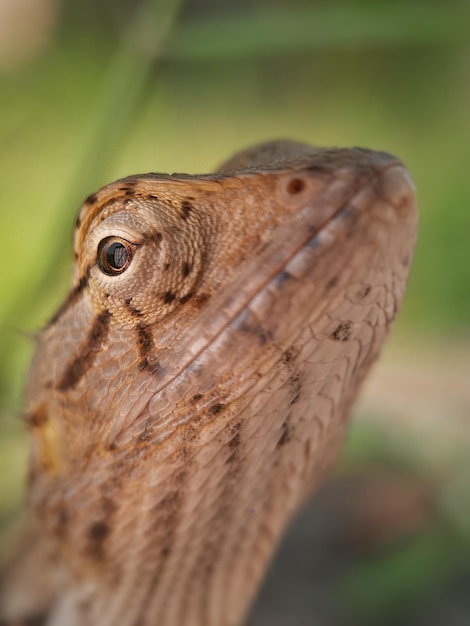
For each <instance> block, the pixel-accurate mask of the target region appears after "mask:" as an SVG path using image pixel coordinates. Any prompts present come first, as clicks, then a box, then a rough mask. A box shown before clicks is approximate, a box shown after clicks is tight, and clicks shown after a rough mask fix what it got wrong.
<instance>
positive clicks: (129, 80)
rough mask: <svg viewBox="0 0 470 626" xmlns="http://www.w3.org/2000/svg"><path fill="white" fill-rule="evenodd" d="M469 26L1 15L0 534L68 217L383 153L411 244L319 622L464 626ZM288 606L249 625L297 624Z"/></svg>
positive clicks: (336, 0)
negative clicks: (278, 141) (218, 175)
mask: <svg viewBox="0 0 470 626" xmlns="http://www.w3.org/2000/svg"><path fill="white" fill-rule="evenodd" d="M469 24H470V5H469V3H467V2H462V1H461V2H457V1H454V2H447V3H444V2H432V1H430V0H426V1H425V0H421V1H419V2H415V1H412V2H409V1H404V0H398V1H387V0H380V1H375V2H373V1H372V0H343V1H340V0H333V1H327V0H324V1H313V0H312V1H308V0H274V1H268V0H265V1H261V0H240V1H238V2H230V1H229V0H186V2H181V1H180V0H161V1H157V0H147V1H142V2H132V1H131V0H117V1H112V0H95V1H92V0H81V2H73V0H0V171H1V185H0V232H1V233H2V242H3V243H2V256H3V259H4V262H3V270H2V273H1V283H0V322H1V336H0V346H1V352H0V398H1V407H2V409H1V423H0V436H1V441H0V520H1V522H2V525H3V526H4V525H6V523H7V522H8V521H9V520H10V519H11V518H12V517H13V516H14V515H15V514H16V511H17V510H18V508H19V507H20V506H21V503H22V502H23V490H22V481H23V476H24V473H25V465H26V456H27V441H26V438H25V436H24V433H23V429H22V425H21V421H20V420H19V419H18V415H19V414H21V408H22V392H23V388H24V379H25V372H26V369H27V363H28V361H29V359H30V356H31V352H32V349H33V344H34V342H33V340H32V339H31V337H30V336H33V335H34V333H35V332H36V331H37V330H38V329H40V328H41V326H42V325H43V324H44V323H45V321H46V320H47V318H48V317H49V316H50V315H51V314H52V312H53V311H54V308H55V307H56V306H57V305H58V304H59V302H60V301H61V299H62V298H63V296H64V294H65V293H66V291H67V286H68V280H69V275H70V269H71V259H70V257H71V254H70V251H71V235H72V225H73V220H74V216H75V214H76V212H77V210H78V207H79V205H80V202H81V201H82V199H83V198H84V197H86V196H87V195H88V194H89V193H91V192H92V191H93V190H95V189H96V188H97V187H99V186H101V185H102V184H105V183H107V182H109V181H111V180H112V179H115V178H118V177H121V176H126V175H129V174H132V173H139V172H148V171H160V172H168V171H170V172H173V171H180V172H181V171H185V172H190V173H201V172H207V171H210V170H211V169H213V168H214V167H215V166H216V165H217V164H218V163H219V162H221V161H222V160H223V159H224V158H225V157H227V156H228V155H230V153H231V152H233V151H235V150H238V149H240V148H242V147H245V146H246V145H248V144H251V143H255V142H258V141H262V140H266V139H272V138H279V137H287V138H292V139H298V140H301V141H305V142H310V143H314V144H317V145H335V146H350V145H359V146H365V147H371V148H377V149H381V150H387V151H389V152H392V153H394V154H396V155H398V156H400V157H401V158H402V159H403V161H404V162H405V163H406V165H407V166H408V168H409V169H410V171H411V173H412V175H413V177H414V179H415V182H416V185H417V188H418V194H419V204H420V209H421V217H420V231H419V241H418V246H417V250H416V257H415V262H414V265H413V269H412V275H411V280H410V284H409V290H408V294H407V297H406V301H405V305H404V307H403V310H402V313H401V314H400V318H399V321H398V323H397V325H396V327H395V330H394V333H393V336H392V338H391V341H390V343H389V346H388V348H387V351H386V354H385V358H384V360H383V363H382V364H381V366H380V367H379V368H378V370H377V371H376V372H375V374H374V377H373V380H372V382H371V383H370V385H369V386H368V389H367V392H366V396H365V400H364V401H363V402H362V404H361V406H360V408H359V410H358V411H357V413H358V418H357V420H356V422H355V425H354V426H353V428H352V430H351V434H350V438H349V444H348V446H347V450H346V452H345V454H344V458H343V461H342V465H341V467H340V470H339V472H338V475H337V477H336V479H335V480H333V482H332V486H331V487H330V488H331V490H332V493H336V492H335V490H338V489H340V490H341V489H346V491H347V492H348V493H349V490H348V489H347V488H346V487H345V484H346V485H349V481H351V480H352V478H351V477H354V480H353V481H352V483H354V485H353V486H351V489H352V490H353V491H352V492H353V493H355V494H357V498H358V501H359V502H363V500H361V497H364V498H365V501H364V502H363V504H362V506H361V507H360V510H359V512H358V511H357V510H356V509H357V506H356V509H354V507H353V504H351V507H353V508H352V509H351V508H350V509H347V512H346V514H344V512H343V513H342V514H343V515H346V517H347V518H348V519H349V517H348V516H352V517H351V519H353V520H354V519H356V518H355V517H354V515H356V517H357V519H358V520H359V521H357V524H358V530H357V532H358V533H359V535H361V533H360V530H361V528H363V527H364V528H366V529H368V530H367V532H365V531H364V532H365V534H366V535H367V537H369V541H368V542H366V544H367V549H366V550H365V551H364V549H363V548H361V550H359V554H356V553H355V552H354V554H355V556H354V558H352V559H351V558H350V557H349V556H348V558H346V557H345V558H344V559H342V560H341V562H342V564H343V567H341V568H339V573H338V575H337V576H335V577H334V580H332V581H331V585H329V593H330V594H331V603H332V604H333V605H335V604H336V606H338V604H340V605H341V607H342V610H341V611H340V612H339V613H338V614H336V613H335V611H331V610H330V611H329V612H328V610H326V609H325V610H326V613H325V615H324V616H323V619H324V621H323V622H321V623H325V624H332V625H333V624H334V625H336V624H342V623H343V622H341V619H343V618H344V615H343V618H342V617H341V614H343V613H344V614H345V615H347V621H346V622H345V623H348V624H353V623H358V624H367V623H370V624H385V623H391V624H394V623H397V620H398V616H400V620H401V621H400V623H402V624H405V623H410V624H418V623H421V622H420V621H419V619H421V618H422V615H423V613H422V612H421V613H420V610H421V609H420V607H426V606H428V607H429V606H430V604H432V601H435V598H436V597H439V598H441V597H442V603H443V606H444V607H447V605H448V606H449V607H452V608H453V609H455V606H458V607H460V608H459V611H458V612H457V613H458V618H455V620H456V621H452V619H454V617H452V616H455V615H456V614H457V613H456V612H455V611H454V612H453V613H452V615H451V614H450V613H449V614H447V613H445V623H446V624H454V623H455V624H468V623H470V599H469V600H467V602H463V605H462V606H461V604H462V602H460V599H461V598H460V596H458V594H457V597H458V600H456V599H455V597H454V596H455V588H457V587H458V584H459V581H461V580H462V576H466V575H467V576H470V550H469V539H470V523H469V522H468V519H469V514H470V497H469V493H470V480H469V478H468V477H469V462H468V460H467V457H468V454H469V450H470V446H469V442H470V430H469V426H470V395H469V387H470V384H469V383H470V270H469V267H470V245H469V243H468V237H469V233H470V207H469V205H470V176H469V173H468V168H469V153H470V38H469V36H468V31H469ZM358 476H359V477H360V478H357V477H358ZM370 476H373V477H374V480H375V481H376V482H375V483H374V489H371V487H370V485H369V482H367V481H368V480H369V478H370ZM382 476H383V477H384V478H383V482H381V477H382ZM364 481H365V483H364ZM338 485H339V486H338ZM364 485H365V486H364ZM390 485H392V487H390ZM390 489H392V492H390V491H389V490H390ZM374 490H375V491H374ZM364 493H366V494H369V493H370V494H372V495H369V496H368V497H365V496H361V495H360V494H364ZM390 493H392V494H393V496H390ZM397 493H398V495H396V494H397ZM393 498H396V506H395V508H392V509H391V510H388V509H387V508H386V507H381V504H380V503H381V502H382V503H385V502H390V500H392V501H394V500H393ZM341 501H342V502H343V503H344V502H345V501H347V498H342V499H341ZM404 502H405V504H406V503H408V508H407V506H404V505H403V503H404ZM409 502H411V504H409ZM423 502H425V503H426V505H423ZM374 507H375V508H374ZM400 507H401V508H400ZM333 508H334V507H333ZM403 508H404V510H405V513H402V514H401V517H400V515H398V514H397V513H396V511H397V510H398V511H401V510H402V509H403ZM327 509H328V507H327ZM353 509H354V510H356V513H354V510H353ZM376 509H378V510H379V513H380V511H382V513H380V514H377V511H376ZM322 514H323V515H326V514H331V515H338V511H337V510H336V509H334V510H332V511H330V513H324V512H323V513H321V512H320V513H318V516H320V517H321V515H322ZM374 515H375V517H374ZM397 519H398V521H397ZM384 520H385V521H384ZM361 524H362V526H361ZM353 526H354V525H353ZM384 527H386V529H387V532H386V533H385V539H384V536H383V532H382V533H381V532H378V530H377V529H379V531H380V529H382V531H383V528H384ZM354 528H355V527H354ZM377 532H378V536H379V540H377V538H376V536H377ZM363 534H364V533H363ZM353 535H354V533H353ZM297 536H298V535H297ZM361 536H362V535H361ZM354 537H356V535H354ZM371 538H372V539H373V540H372V539H371ZM343 539H344V537H343ZM354 541H355V542H356V543H357V541H358V540H357V537H356V538H355V539H354ZM340 543H341V542H340ZM359 543H360V545H361V546H363V543H361V542H359ZM369 544H371V545H372V548H373V549H372V553H373V558H372V556H371V552H370V550H369V548H370V547H371V545H369ZM348 554H349V553H348ZM312 558H314V557H312ZM345 563H346V565H345ZM322 571H324V570H322ZM312 576H313V574H312ZM318 576H319V577H320V579H321V577H322V572H320V573H318ZM314 579H315V577H314V576H313V578H312V580H314ZM315 580H316V579H315ZM314 586H315V585H313V586H311V587H308V585H307V587H306V589H307V591H306V593H307V595H308V594H313V593H314V592H313V587H314ZM466 588H468V585H467V587H466ZM449 589H452V590H453V591H452V593H454V595H452V594H451V593H450V591H449ZM266 594H268V595H266ZM451 596H452V600H451V599H450V597H451ZM272 597H273V596H269V589H268V587H267V588H266V590H265V591H263V595H262V597H261V600H260V605H259V607H258V609H257V610H258V611H259V615H258V613H256V612H255V614H254V617H253V620H254V621H253V624H257V625H258V624H260V625H261V624H264V623H265V621H263V619H264V620H268V618H267V617H266V615H267V613H266V612H265V613H263V610H264V609H263V606H264V605H263V602H264V604H265V605H266V606H268V605H269V603H270V602H271V601H272ZM328 597H329V596H328ZM270 598H271V599H270ZM271 604H272V602H271ZM301 604H302V603H301V602H300V601H299V603H298V604H297V609H298V614H296V610H295V608H293V609H292V611H291V612H290V613H289V615H287V616H286V615H285V614H283V613H282V611H280V610H279V611H277V613H276V616H277V618H276V616H274V615H270V617H269V620H268V621H266V623H269V624H270V625H271V626H275V624H277V623H279V624H293V625H294V626H296V625H299V626H300V625H301V624H304V623H305V624H311V623H313V618H312V614H313V613H309V612H308V610H307V609H305V610H304V609H302V607H301ZM320 604H321V603H320ZM287 605H288V603H284V607H286V606H287ZM299 606H300V608H299ZM302 606H303V605H302ZM315 606H317V605H315ZM289 610H290V609H289ZM424 610H425V609H424V608H423V611H424ZM302 611H304V613H303V614H302V615H303V616H302V615H301V613H302ZM312 611H313V612H314V611H315V609H312ZM433 614H434V615H436V612H434V613H433ZM257 615H258V617H257ZM263 615H264V616H265V617H263ZM420 615H421V618H420V617H419V616H420ZM449 615H451V616H450V617H449ZM280 616H281V617H280ZM325 616H326V617H325ZM462 616H463V617H462ZM276 619H277V620H278V621H276ZM302 619H306V620H307V621H302ZM406 619H408V620H410V621H406ZM459 619H462V620H463V621H458V620H459ZM309 620H310V621H309ZM325 620H326V621H325ZM354 620H357V622H356V621H354ZM387 620H391V621H387ZM423 623H424V622H423ZM425 623H426V624H431V623H432V619H430V620H427V621H426V622H425ZM436 623H444V621H441V622H436Z"/></svg>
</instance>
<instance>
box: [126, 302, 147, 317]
mask: <svg viewBox="0 0 470 626" xmlns="http://www.w3.org/2000/svg"><path fill="white" fill-rule="evenodd" d="M131 301H132V298H126V299H125V300H124V304H125V305H126V309H127V310H128V311H129V313H130V314H131V315H134V316H135V317H142V316H143V313H142V311H140V309H136V308H135V307H133V306H132V304H131Z"/></svg>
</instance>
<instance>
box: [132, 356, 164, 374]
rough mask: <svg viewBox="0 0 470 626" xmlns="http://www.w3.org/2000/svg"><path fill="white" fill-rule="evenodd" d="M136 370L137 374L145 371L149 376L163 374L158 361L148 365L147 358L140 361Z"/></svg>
mask: <svg viewBox="0 0 470 626" xmlns="http://www.w3.org/2000/svg"><path fill="white" fill-rule="evenodd" d="M137 369H138V370H139V372H143V371H144V370H145V371H147V372H149V374H153V375H155V376H156V375H159V374H163V372H164V371H165V368H164V367H162V365H161V364H160V362H159V361H155V362H154V363H149V360H148V359H147V358H144V359H142V360H141V361H140V363H139V365H138V366H137Z"/></svg>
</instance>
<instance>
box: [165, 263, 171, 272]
mask: <svg viewBox="0 0 470 626" xmlns="http://www.w3.org/2000/svg"><path fill="white" fill-rule="evenodd" d="M170 267H171V263H165V267H164V270H165V272H168V270H169V269H170Z"/></svg>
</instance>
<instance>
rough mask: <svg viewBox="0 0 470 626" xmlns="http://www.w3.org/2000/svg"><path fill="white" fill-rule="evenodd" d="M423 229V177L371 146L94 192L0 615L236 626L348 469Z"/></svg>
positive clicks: (53, 355)
mask: <svg viewBox="0 0 470 626" xmlns="http://www.w3.org/2000/svg"><path fill="white" fill-rule="evenodd" d="M416 230H417V211H416V201H415V188H414V185H413V182H412V180H411V177H410V176H409V174H408V172H407V170H406V169H405V167H404V166H403V165H402V164H401V162H400V161H399V160H398V159H396V158H395V157H393V156H391V155H389V154H387V153H384V152H375V151H372V150H368V149H363V148H350V149H340V148H327V149H320V148H314V147H310V146H307V145H305V144H301V143H298V142H292V141H287V140H286V141H273V142H268V143H265V144H261V145H257V146H255V147H253V148H248V149H247V150H244V151H242V152H240V153H237V154H236V155H235V156H233V157H232V158H231V159H229V160H228V161H226V162H225V163H224V164H223V165H222V166H221V167H220V168H219V169H217V170H216V171H215V173H213V174H208V175H197V176H191V175H187V174H172V175H164V174H154V173H149V174H144V175H137V176H129V177H127V178H124V179H121V180H118V181H116V182H114V183H112V184H109V185H106V186H105V187H103V188H102V189H100V190H99V191H97V192H96V193H93V194H92V195H90V196H89V197H88V198H87V199H86V200H85V202H84V203H83V205H82V207H81V210H80V212H79V214H78V217H77V219H76V224H75V233H74V270H73V279H72V286H71V289H70V292H69V294H68V295H67V297H66V299H65V301H64V303H63V304H62V306H61V307H60V308H59V310H58V311H57V313H56V314H55V316H54V317H53V318H52V320H51V321H50V322H49V324H48V325H47V326H46V327H45V329H44V330H42V332H41V333H40V334H39V337H38V340H37V348H36V352H35V355H34V357H33V360H32V364H31V367H30V372H29V378H28V386H27V408H26V418H25V419H26V423H27V426H28V428H29V430H30V433H31V443H32V447H31V455H30V467H29V478H28V483H29V488H28V489H29V491H28V493H29V496H28V503H29V511H30V513H29V515H30V523H29V529H28V533H29V534H28V539H27V541H25V543H24V546H23V549H22V552H21V554H17V555H16V556H15V558H14V559H13V560H12V563H11V565H10V567H9V569H7V570H6V573H5V574H4V576H3V587H2V594H1V601H2V608H1V610H0V616H1V617H0V619H3V620H4V621H3V622H1V623H2V624H3V623H5V624H8V625H16V626H18V625H20V624H32V623H34V624H43V625H47V626H79V625H80V626H92V625H95V624H100V626H111V625H114V624H119V625H120V626H152V625H157V624H158V625H159V626H238V625H239V624H242V623H243V621H244V619H245V618H246V616H247V612H248V610H249V607H250V605H251V603H252V601H253V599H254V597H255V595H256V592H257V589H258V588H259V585H260V583H261V581H262V579H263V575H264V573H265V570H266V568H267V567H268V565H269V562H270V559H271V557H272V555H273V552H274V550H275V548H276V546H277V544H278V543H279V541H280V538H281V537H282V534H283V532H284V530H285V529H286V527H287V525H288V523H289V521H290V520H291V519H292V517H293V515H294V514H295V513H296V512H297V511H298V509H299V507H300V506H301V505H302V503H303V502H304V501H305V499H306V498H307V497H308V496H309V495H310V494H311V492H312V491H313V490H314V489H315V487H316V485H318V483H319V482H320V481H321V480H322V478H323V477H324V475H325V473H326V472H327V471H328V469H329V468H330V467H331V466H332V464H333V462H334V460H335V459H336V457H337V454H338V451H339V449H340V446H341V443H342V441H343V439H344V436H345V432H346V428H347V423H348V416H349V414H350V411H351V407H352V405H353V403H354V400H355V399H356V397H357V394H358V391H359V388H360V386H361V383H362V381H363V380H364V378H365V376H366V374H367V373H368V371H369V369H370V367H371V365H372V364H373V363H374V361H375V360H376V359H377V357H378V355H379V352H380V350H381V347H382V345H383V343H384V340H385V338H386V336H387V335H388V332H389V330H390V327H391V324H392V322H393V320H394V318H395V316H396V314H397V311H398V309H399V307H400V304H401V301H402V298H403V295H404V291H405V286H406V282H407V277H408V273H409V269H410V264H411V259H412V254H413V250H414V246H415V240H416ZM28 620H29V621H28Z"/></svg>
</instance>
